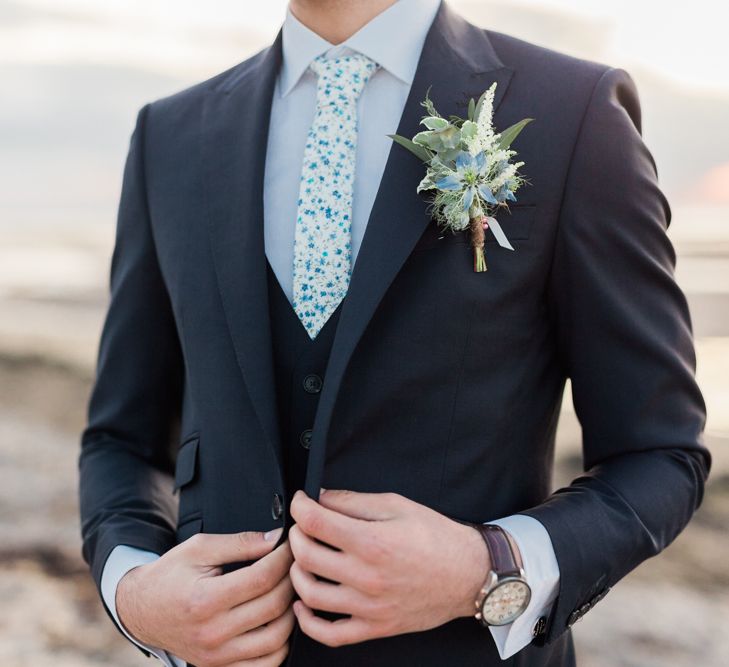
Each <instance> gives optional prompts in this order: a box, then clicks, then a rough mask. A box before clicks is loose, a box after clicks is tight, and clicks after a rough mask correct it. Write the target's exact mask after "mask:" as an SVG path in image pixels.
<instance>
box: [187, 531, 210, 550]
mask: <svg viewBox="0 0 729 667" xmlns="http://www.w3.org/2000/svg"><path fill="white" fill-rule="evenodd" d="M206 540H207V536H206V535H205V533H195V534H194V535H191V536H190V537H188V538H187V539H186V540H185V541H184V542H183V543H182V545H183V546H184V547H185V548H187V549H188V550H190V551H199V550H200V549H202V548H203V546H204V545H205V542H206Z"/></svg>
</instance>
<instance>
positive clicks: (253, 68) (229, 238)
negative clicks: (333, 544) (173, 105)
mask: <svg viewBox="0 0 729 667" xmlns="http://www.w3.org/2000/svg"><path fill="white" fill-rule="evenodd" d="M280 63H281V31H279V33H278V35H277V37H276V39H275V41H274V42H273V44H272V45H271V46H270V47H269V48H268V49H266V50H265V51H262V52H261V54H259V56H257V57H256V58H254V59H253V60H252V61H248V62H247V63H246V64H245V65H243V66H241V68H240V69H236V70H234V72H233V74H232V75H231V76H229V77H227V78H225V79H224V80H223V81H222V83H221V84H219V85H218V86H217V87H216V88H214V89H211V90H210V91H209V92H208V93H207V96H206V98H205V103H204V109H203V118H202V156H203V172H204V187H205V197H206V202H205V203H206V209H207V216H208V220H207V222H208V225H209V232H210V241H211V248H212V255H213V261H214V264H215V269H216V275H217V281H218V287H219V290H220V296H221V299H222V302H223V307H224V310H225V315H226V320H227V323H228V328H229V330H230V335H231V337H232V340H233V346H234V349H235V353H236V357H237V360H238V365H239V366H240V370H241V372H242V373H243V377H244V379H245V381H246V385H247V388H248V392H249V395H250V397H251V401H252V403H253V406H254V409H255V411H256V414H257V415H258V418H259V419H260V422H261V425H262V427H263V430H264V433H265V435H266V437H267V439H268V442H269V443H270V446H271V447H272V448H273V450H274V454H275V456H276V458H277V460H278V463H279V466H281V442H280V432H279V426H278V415H277V404H276V393H275V386H274V379H275V378H274V368H273V350H272V346H271V335H270V316H269V310H268V290H267V284H266V281H267V276H266V255H265V247H264V240H263V239H264V236H263V174H264V164H265V156H266V145H267V141H268V127H269V118H270V110H271V99H272V95H273V90H274V86H275V82H276V75H277V73H278V69H279V65H280Z"/></svg>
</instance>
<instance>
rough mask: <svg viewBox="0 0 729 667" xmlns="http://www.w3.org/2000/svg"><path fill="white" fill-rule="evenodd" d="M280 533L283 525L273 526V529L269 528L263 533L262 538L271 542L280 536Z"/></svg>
mask: <svg viewBox="0 0 729 667" xmlns="http://www.w3.org/2000/svg"><path fill="white" fill-rule="evenodd" d="M281 533H283V527H280V528H274V529H273V530H269V531H268V532H267V533H264V534H263V539H264V540H266V542H273V541H275V540H277V539H278V538H279V537H281Z"/></svg>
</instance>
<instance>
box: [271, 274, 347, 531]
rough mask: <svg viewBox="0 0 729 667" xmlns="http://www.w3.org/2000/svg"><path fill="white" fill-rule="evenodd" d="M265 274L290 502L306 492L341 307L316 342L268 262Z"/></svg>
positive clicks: (340, 306) (287, 494)
mask: <svg viewBox="0 0 729 667" xmlns="http://www.w3.org/2000/svg"><path fill="white" fill-rule="evenodd" d="M266 272H267V274H268V303H269V311H270V316H271V338H272V343H273V362H274V373H275V383H276V398H277V401H278V415H279V423H280V428H281V438H282V443H283V462H284V476H285V484H286V497H287V498H291V497H292V496H293V494H294V493H295V492H296V490H297V489H303V488H304V480H305V479H306V466H307V463H308V458H309V445H310V443H311V429H312V426H313V424H314V415H315V414H316V408H317V405H318V403H319V394H320V393H321V388H322V386H323V382H324V374H325V371H326V366H327V361H328V359H329V351H330V350H331V347H332V342H333V341H334V333H335V332H336V328H337V322H338V321H339V313H340V311H341V308H342V304H341V303H340V304H339V306H338V307H337V309H336V310H335V311H334V312H333V313H332V315H331V316H330V317H329V319H328V320H327V322H326V323H325V324H324V326H323V327H322V329H321V331H320V332H319V333H318V334H317V335H316V337H315V338H314V339H313V340H312V339H311V338H310V337H309V334H308V333H307V331H306V329H305V328H304V325H303V324H302V323H301V320H299V317H298V316H297V315H296V312H295V311H294V309H293V307H292V305H291V304H290V303H289V300H288V298H287V297H286V294H285V292H284V291H283V288H282V287H281V284H280V283H279V281H278V279H277V278H276V274H275V273H274V271H273V269H272V268H271V265H270V263H269V262H268V260H266ZM285 511H286V512H288V507H287V508H285ZM287 525H290V523H289V521H287Z"/></svg>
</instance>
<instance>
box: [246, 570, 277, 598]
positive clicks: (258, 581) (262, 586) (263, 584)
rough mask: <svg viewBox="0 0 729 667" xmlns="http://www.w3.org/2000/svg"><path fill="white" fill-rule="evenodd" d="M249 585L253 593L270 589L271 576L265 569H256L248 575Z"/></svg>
mask: <svg viewBox="0 0 729 667" xmlns="http://www.w3.org/2000/svg"><path fill="white" fill-rule="evenodd" d="M249 574H250V578H249V585H250V588H251V589H252V590H253V591H254V592H258V593H260V592H263V591H267V590H269V589H270V588H271V584H272V581H271V580H272V579H273V575H272V574H271V572H270V571H269V570H267V569H265V568H260V569H258V568H256V569H255V570H252V571H251V572H250V573H249Z"/></svg>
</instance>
